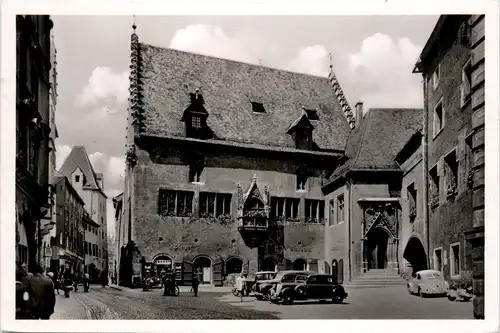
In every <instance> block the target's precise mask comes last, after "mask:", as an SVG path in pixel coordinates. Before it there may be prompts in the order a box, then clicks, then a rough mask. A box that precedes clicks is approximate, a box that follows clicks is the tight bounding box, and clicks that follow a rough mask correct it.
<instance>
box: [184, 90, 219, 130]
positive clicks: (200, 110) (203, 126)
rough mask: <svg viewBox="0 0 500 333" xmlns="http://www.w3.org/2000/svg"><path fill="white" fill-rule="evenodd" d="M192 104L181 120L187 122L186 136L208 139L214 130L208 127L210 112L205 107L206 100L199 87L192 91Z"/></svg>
mask: <svg viewBox="0 0 500 333" xmlns="http://www.w3.org/2000/svg"><path fill="white" fill-rule="evenodd" d="M189 95H190V104H189V106H188V108H187V109H186V110H184V114H183V116H182V119H181V121H183V122H184V123H185V124H186V136H187V137H191V138H197V139H208V138H210V137H211V136H212V132H211V131H210V129H209V128H208V127H207V117H208V112H207V110H206V109H205V106H204V104H205V100H204V98H203V95H202V94H201V93H200V91H199V89H196V92H195V93H190V94H189Z"/></svg>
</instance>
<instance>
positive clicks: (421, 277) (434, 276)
mask: <svg viewBox="0 0 500 333" xmlns="http://www.w3.org/2000/svg"><path fill="white" fill-rule="evenodd" d="M407 286H408V292H409V293H410V294H411V295H413V294H417V295H419V296H420V297H424V296H426V295H440V296H446V294H447V292H448V289H449V285H448V282H446V281H445V280H444V278H443V274H441V272H440V271H436V270H431V269H427V270H423V271H418V272H416V273H414V274H413V276H412V277H411V279H410V280H409V281H408V285H407Z"/></svg>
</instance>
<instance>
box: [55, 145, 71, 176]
mask: <svg viewBox="0 0 500 333" xmlns="http://www.w3.org/2000/svg"><path fill="white" fill-rule="evenodd" d="M70 152H71V147H70V146H68V145H59V144H56V169H57V170H59V169H60V168H61V166H62V164H63V163H64V161H65V160H66V157H68V155H69V153H70Z"/></svg>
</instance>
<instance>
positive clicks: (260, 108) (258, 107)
mask: <svg viewBox="0 0 500 333" xmlns="http://www.w3.org/2000/svg"><path fill="white" fill-rule="evenodd" d="M252 111H253V112H255V113H266V109H265V108H264V104H262V103H258V102H252Z"/></svg>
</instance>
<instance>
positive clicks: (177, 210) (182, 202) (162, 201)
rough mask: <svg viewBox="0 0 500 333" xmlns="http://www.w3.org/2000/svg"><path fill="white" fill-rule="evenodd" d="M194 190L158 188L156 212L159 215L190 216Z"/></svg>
mask: <svg viewBox="0 0 500 333" xmlns="http://www.w3.org/2000/svg"><path fill="white" fill-rule="evenodd" d="M193 198H194V192H191V191H173V190H163V189H161V190H160V193H159V198H158V199H159V204H158V214H159V215H161V216H184V217H187V216H191V214H192V213H193Z"/></svg>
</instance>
